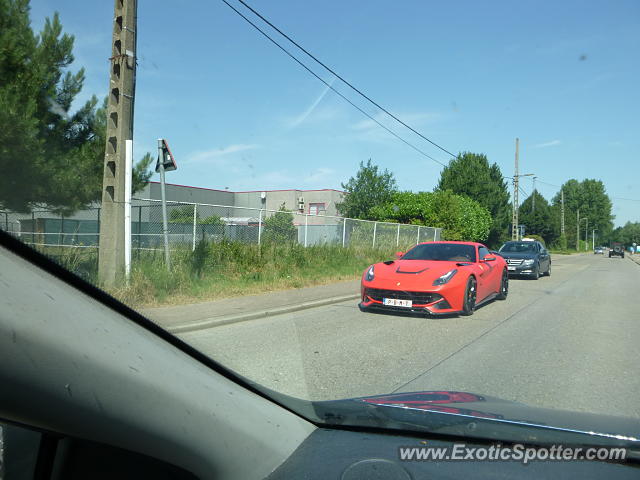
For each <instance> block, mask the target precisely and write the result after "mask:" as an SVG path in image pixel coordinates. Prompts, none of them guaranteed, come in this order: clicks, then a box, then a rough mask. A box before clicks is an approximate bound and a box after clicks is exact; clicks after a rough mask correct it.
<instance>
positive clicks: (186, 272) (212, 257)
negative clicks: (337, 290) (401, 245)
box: [111, 242, 393, 307]
mask: <svg viewBox="0 0 640 480" xmlns="http://www.w3.org/2000/svg"><path fill="white" fill-rule="evenodd" d="M392 253H393V250H388V249H385V250H379V249H372V248H366V247H361V248H357V247H348V248H342V247H341V246H331V245H327V246H312V247H307V248H304V247H302V246H300V245H298V244H289V245H286V244H285V245H283V244H266V245H262V246H258V245H249V244H244V243H238V242H221V243H211V244H207V243H200V244H199V245H198V246H197V248H196V250H195V252H191V249H186V248H185V249H179V250H174V251H173V252H172V268H171V272H168V271H167V268H166V266H165V263H164V257H163V254H162V252H161V251H157V252H140V253H139V254H136V255H134V259H133V261H132V265H133V267H132V271H131V278H130V282H129V285H128V286H124V285H123V286H122V287H120V288H117V289H115V290H112V291H111V293H112V294H113V295H115V296H116V297H117V298H119V299H120V300H122V301H124V302H125V303H127V304H130V305H134V306H138V307H139V306H154V305H167V304H181V303H191V302H198V301H206V300H214V299H218V298H224V297H232V296H239V295H247V294H253V293H263V292H267V291H274V290H282V289H288V288H300V287H305V286H312V285H320V284H325V283H329V282H333V281H340V280H349V279H356V278H358V277H359V276H360V274H361V273H362V272H363V270H364V269H365V268H366V267H367V266H368V265H370V264H371V263H375V262H378V261H381V260H385V259H389V258H391V256H392Z"/></svg>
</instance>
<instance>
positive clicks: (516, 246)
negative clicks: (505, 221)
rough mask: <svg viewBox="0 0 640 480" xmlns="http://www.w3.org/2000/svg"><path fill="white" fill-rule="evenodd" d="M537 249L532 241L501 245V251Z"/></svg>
mask: <svg viewBox="0 0 640 480" xmlns="http://www.w3.org/2000/svg"><path fill="white" fill-rule="evenodd" d="M535 251H536V246H535V244H533V243H532V242H519V243H515V242H508V243H505V244H504V245H503V246H501V247H500V250H499V252H505V253H531V252H535Z"/></svg>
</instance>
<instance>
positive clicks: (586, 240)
mask: <svg viewBox="0 0 640 480" xmlns="http://www.w3.org/2000/svg"><path fill="white" fill-rule="evenodd" d="M588 244H589V219H588V218H587V221H586V222H585V223H584V251H585V252H586V251H587V245H588Z"/></svg>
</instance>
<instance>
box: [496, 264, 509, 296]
mask: <svg viewBox="0 0 640 480" xmlns="http://www.w3.org/2000/svg"><path fill="white" fill-rule="evenodd" d="M508 294H509V274H508V273H507V271H506V270H505V271H503V272H502V280H501V281H500V291H499V292H498V296H497V297H496V298H497V299H498V300H506V299H507V295H508Z"/></svg>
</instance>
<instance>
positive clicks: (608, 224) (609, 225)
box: [552, 179, 614, 248]
mask: <svg viewBox="0 0 640 480" xmlns="http://www.w3.org/2000/svg"><path fill="white" fill-rule="evenodd" d="M562 191H564V210H565V232H566V239H567V243H568V246H569V247H572V248H573V247H575V245H576V233H577V231H576V221H577V220H578V219H577V216H578V215H577V213H578V210H580V218H581V219H585V218H586V219H587V220H585V221H580V238H581V239H582V240H584V238H585V229H586V236H587V237H588V238H591V232H592V230H593V229H596V230H597V231H598V236H600V237H602V238H607V237H608V236H609V235H610V234H611V232H612V230H613V219H614V216H613V215H612V213H611V211H612V203H611V199H610V198H609V196H608V195H607V193H606V189H605V186H604V183H603V182H602V181H601V180H596V179H585V180H583V181H581V182H579V181H578V180H575V179H570V180H568V181H567V182H565V183H564V184H563V185H562V187H561V191H560V192H558V193H556V195H555V196H554V197H553V199H552V204H553V207H552V213H553V218H554V224H555V225H557V227H556V228H559V225H560V215H561V208H560V204H561V192H562Z"/></svg>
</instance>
